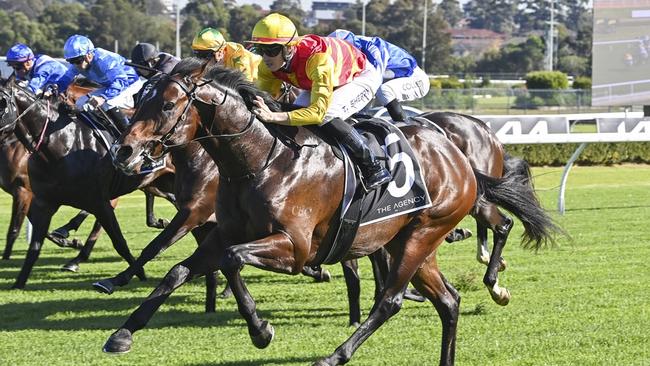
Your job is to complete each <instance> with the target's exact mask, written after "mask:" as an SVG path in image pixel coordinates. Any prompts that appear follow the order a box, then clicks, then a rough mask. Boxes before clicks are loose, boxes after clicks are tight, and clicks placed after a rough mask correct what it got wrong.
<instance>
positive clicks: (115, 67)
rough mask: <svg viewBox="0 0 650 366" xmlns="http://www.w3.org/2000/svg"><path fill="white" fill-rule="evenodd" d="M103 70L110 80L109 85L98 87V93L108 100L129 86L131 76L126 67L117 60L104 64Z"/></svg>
mask: <svg viewBox="0 0 650 366" xmlns="http://www.w3.org/2000/svg"><path fill="white" fill-rule="evenodd" d="M101 66H102V70H101V71H102V72H103V73H104V75H106V78H107V79H108V80H109V82H108V85H103V86H104V88H101V89H98V91H99V93H97V94H93V95H98V96H100V97H102V98H104V99H106V100H109V99H112V98H115V97H117V96H118V95H119V94H120V93H121V92H122V91H123V90H124V89H126V88H128V86H129V77H128V75H127V74H126V72H125V71H124V67H121V65H119V64H118V62H117V61H113V62H110V63H106V64H102V65H101Z"/></svg>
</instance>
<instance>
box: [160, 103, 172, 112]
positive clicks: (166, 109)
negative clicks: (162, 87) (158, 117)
mask: <svg viewBox="0 0 650 366" xmlns="http://www.w3.org/2000/svg"><path fill="white" fill-rule="evenodd" d="M173 108H174V103H173V102H167V103H165V104H164V105H163V111H168V110H171V109H173Z"/></svg>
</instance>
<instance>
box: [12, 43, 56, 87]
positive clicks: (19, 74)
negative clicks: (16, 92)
mask: <svg viewBox="0 0 650 366" xmlns="http://www.w3.org/2000/svg"><path fill="white" fill-rule="evenodd" d="M7 64H8V65H9V66H10V67H11V68H13V69H14V72H15V74H16V79H17V80H19V81H26V82H27V89H29V90H30V91H31V92H32V93H34V94H35V95H36V96H41V95H42V94H43V93H44V92H45V91H46V90H47V87H48V86H50V85H55V84H56V83H57V81H58V80H59V79H60V78H61V77H62V76H63V75H64V74H65V72H66V67H65V65H64V64H62V63H60V62H58V61H57V60H55V59H53V58H51V57H50V56H46V55H36V56H35V55H34V52H32V50H31V48H29V47H28V46H26V45H24V44H22V43H18V44H15V45H14V46H13V47H11V48H10V49H9V51H7Z"/></svg>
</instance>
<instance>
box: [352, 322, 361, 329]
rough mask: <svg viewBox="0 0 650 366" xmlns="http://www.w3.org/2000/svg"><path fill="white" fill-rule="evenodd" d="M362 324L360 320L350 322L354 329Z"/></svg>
mask: <svg viewBox="0 0 650 366" xmlns="http://www.w3.org/2000/svg"><path fill="white" fill-rule="evenodd" d="M360 325H361V324H359V322H353V323H350V327H351V328H354V329H357V328H359V326H360Z"/></svg>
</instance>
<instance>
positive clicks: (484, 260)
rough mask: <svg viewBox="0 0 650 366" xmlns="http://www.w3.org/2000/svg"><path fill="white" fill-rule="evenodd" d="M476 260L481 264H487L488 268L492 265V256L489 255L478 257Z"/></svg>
mask: <svg viewBox="0 0 650 366" xmlns="http://www.w3.org/2000/svg"><path fill="white" fill-rule="evenodd" d="M476 260H477V261H478V262H479V263H482V264H485V265H486V266H487V265H488V264H490V256H489V255H477V256H476Z"/></svg>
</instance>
